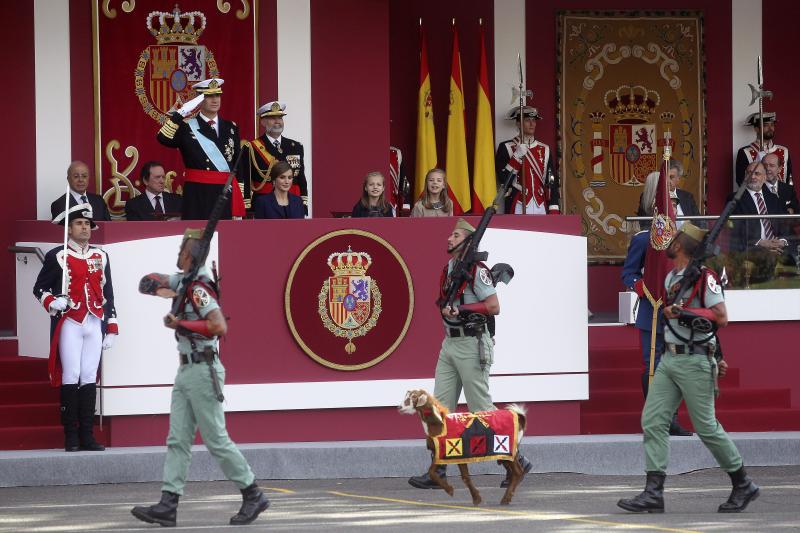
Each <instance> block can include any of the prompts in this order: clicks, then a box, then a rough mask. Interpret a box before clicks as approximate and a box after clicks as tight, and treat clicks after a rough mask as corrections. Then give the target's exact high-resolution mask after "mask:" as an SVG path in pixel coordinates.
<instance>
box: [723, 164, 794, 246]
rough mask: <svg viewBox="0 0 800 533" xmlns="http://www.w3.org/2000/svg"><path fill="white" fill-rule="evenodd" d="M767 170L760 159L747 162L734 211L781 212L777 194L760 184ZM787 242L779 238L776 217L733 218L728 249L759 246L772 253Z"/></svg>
mask: <svg viewBox="0 0 800 533" xmlns="http://www.w3.org/2000/svg"><path fill="white" fill-rule="evenodd" d="M766 178H767V171H766V168H765V167H764V163H762V162H760V161H759V162H755V163H750V164H749V165H748V166H747V168H746V170H745V174H744V182H743V186H745V187H747V191H745V193H744V194H743V195H742V197H741V199H740V200H739V203H737V204H736V209H734V211H733V214H734V215H781V214H786V210H785V209H784V208H783V206H782V205H781V204H780V201H779V200H778V197H777V196H775V195H774V194H772V193H771V192H770V191H769V189H768V188H767V187H766V185H764V182H765V181H766ZM787 244H788V242H787V240H786V239H785V238H783V225H782V224H781V223H780V222H779V221H778V220H776V219H771V220H770V219H766V218H763V219H757V218H753V219H747V220H736V221H735V222H734V225H733V232H732V234H731V250H733V251H739V252H743V251H745V250H748V249H761V250H765V251H767V252H770V253H773V254H775V255H780V254H782V253H783V252H784V249H785V248H786V246H787Z"/></svg>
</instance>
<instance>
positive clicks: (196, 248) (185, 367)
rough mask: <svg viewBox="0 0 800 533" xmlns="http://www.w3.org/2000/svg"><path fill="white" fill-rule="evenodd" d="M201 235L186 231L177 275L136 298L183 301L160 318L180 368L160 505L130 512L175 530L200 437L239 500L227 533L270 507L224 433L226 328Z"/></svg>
mask: <svg viewBox="0 0 800 533" xmlns="http://www.w3.org/2000/svg"><path fill="white" fill-rule="evenodd" d="M202 235H203V230H186V232H185V233H184V237H183V242H182V243H181V248H180V252H179V255H178V267H179V268H180V269H181V270H182V271H183V272H181V273H177V274H173V275H166V274H148V275H147V276H145V277H144V278H142V281H141V282H140V284H139V290H140V292H142V293H144V294H151V295H155V296H162V297H165V298H175V297H178V295H179V294H183V295H185V299H184V301H183V302H182V303H181V304H180V305H178V308H179V309H181V312H180V313H179V316H175V315H173V314H172V313H170V314H167V316H165V317H164V325H165V326H166V327H168V328H171V329H174V330H175V338H176V339H177V341H178V352H179V359H180V367H179V368H178V375H177V376H176V378H175V385H174V386H173V388H172V406H171V409H170V416H169V435H168V436H167V457H166V460H165V462H164V483H163V485H162V488H161V490H162V492H161V501H160V502H159V503H157V504H155V505H151V506H149V507H134V508H133V509H132V510H131V513H132V514H133V516H135V517H136V518H138V519H140V520H143V521H145V522H149V523H158V524H161V525H162V526H174V525H175V524H176V517H177V509H178V499H179V497H180V496H181V495H182V494H183V489H184V486H185V484H186V475H187V474H188V472H189V463H190V462H191V457H192V443H193V442H194V437H195V433H196V432H197V429H198V428H199V429H200V435H201V436H202V437H203V442H204V443H205V445H206V447H207V448H208V451H209V452H211V455H213V456H214V458H215V459H216V460H217V462H218V463H219V465H220V467H221V468H222V471H223V472H224V473H225V476H226V477H227V478H228V479H230V480H231V481H233V482H234V483H235V484H236V485H237V486H238V487H239V489H240V490H241V492H242V499H243V502H242V506H241V509H239V512H238V513H237V514H236V515H234V516H233V517H232V518H231V519H230V523H231V524H232V525H244V524H249V523H250V522H252V521H253V520H255V519H256V518H257V517H258V515H259V514H260V513H261V512H262V511H264V510H265V509H267V507H269V504H270V502H269V500H267V497H266V496H265V495H264V493H263V492H261V489H259V488H258V486H257V485H256V484H255V476H254V475H253V471H252V470H251V469H250V465H249V464H248V463H247V460H246V459H245V458H244V456H242V454H241V452H240V451H239V449H238V448H237V447H236V445H235V444H234V443H233V441H231V439H230V437H229V436H228V431H227V429H226V428H225V412H224V410H223V408H222V403H221V402H222V400H223V399H224V397H223V395H222V386H223V383H224V380H225V368H224V367H223V366H222V363H221V362H220V360H219V349H218V338H219V337H220V336H221V335H225V333H226V331H227V324H226V322H225V316H224V315H223V314H222V309H221V308H220V305H219V301H218V300H219V296H218V294H219V290H218V287H217V282H216V275H215V274H214V275H212V273H211V272H210V271H209V269H208V268H207V267H206V266H205V260H206V258H205V257H196V256H197V255H198V254H199V253H201V252H200V250H201V249H202V248H201V240H200V239H201V237H202ZM193 260H194V261H198V262H199V263H198V264H200V265H203V266H201V267H200V270H199V271H198V275H197V277H196V278H195V279H194V280H193V281H192V282H191V284H190V285H189V286H188V287H187V288H186V290H183V289H184V287H183V286H182V284H183V279H184V273H186V272H188V271H189V270H190V269H191V268H192V264H193Z"/></svg>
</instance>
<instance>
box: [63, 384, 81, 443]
mask: <svg viewBox="0 0 800 533" xmlns="http://www.w3.org/2000/svg"><path fill="white" fill-rule="evenodd" d="M61 425H62V426H64V450H65V451H68V452H77V451H78V450H79V449H80V442H79V441H78V386H77V385H61Z"/></svg>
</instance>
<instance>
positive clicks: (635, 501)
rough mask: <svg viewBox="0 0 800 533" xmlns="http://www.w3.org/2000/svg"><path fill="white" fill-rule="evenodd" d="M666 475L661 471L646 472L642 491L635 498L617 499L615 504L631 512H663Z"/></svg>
mask: <svg viewBox="0 0 800 533" xmlns="http://www.w3.org/2000/svg"><path fill="white" fill-rule="evenodd" d="M666 477H667V476H666V475H664V474H662V473H661V472H648V473H647V483H646V485H645V487H644V491H643V492H642V493H641V494H639V495H638V496H636V497H635V498H630V499H622V500H620V501H618V502H617V505H618V506H619V507H622V508H623V509H625V510H626V511H631V512H632V513H663V512H664V479H665V478H666Z"/></svg>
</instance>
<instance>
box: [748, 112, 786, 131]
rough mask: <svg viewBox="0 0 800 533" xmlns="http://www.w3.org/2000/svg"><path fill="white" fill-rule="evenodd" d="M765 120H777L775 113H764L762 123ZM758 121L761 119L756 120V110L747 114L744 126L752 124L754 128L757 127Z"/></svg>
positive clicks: (765, 121)
mask: <svg viewBox="0 0 800 533" xmlns="http://www.w3.org/2000/svg"><path fill="white" fill-rule="evenodd" d="M767 122H778V115H777V113H775V112H774V111H770V112H767V113H764V123H765V124H766V123H767ZM760 123H761V121H759V120H758V112H756V113H750V114H749V115H748V116H747V120H745V121H744V125H745V126H753V127H754V128H757V127H758V125H759V124H760Z"/></svg>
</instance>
